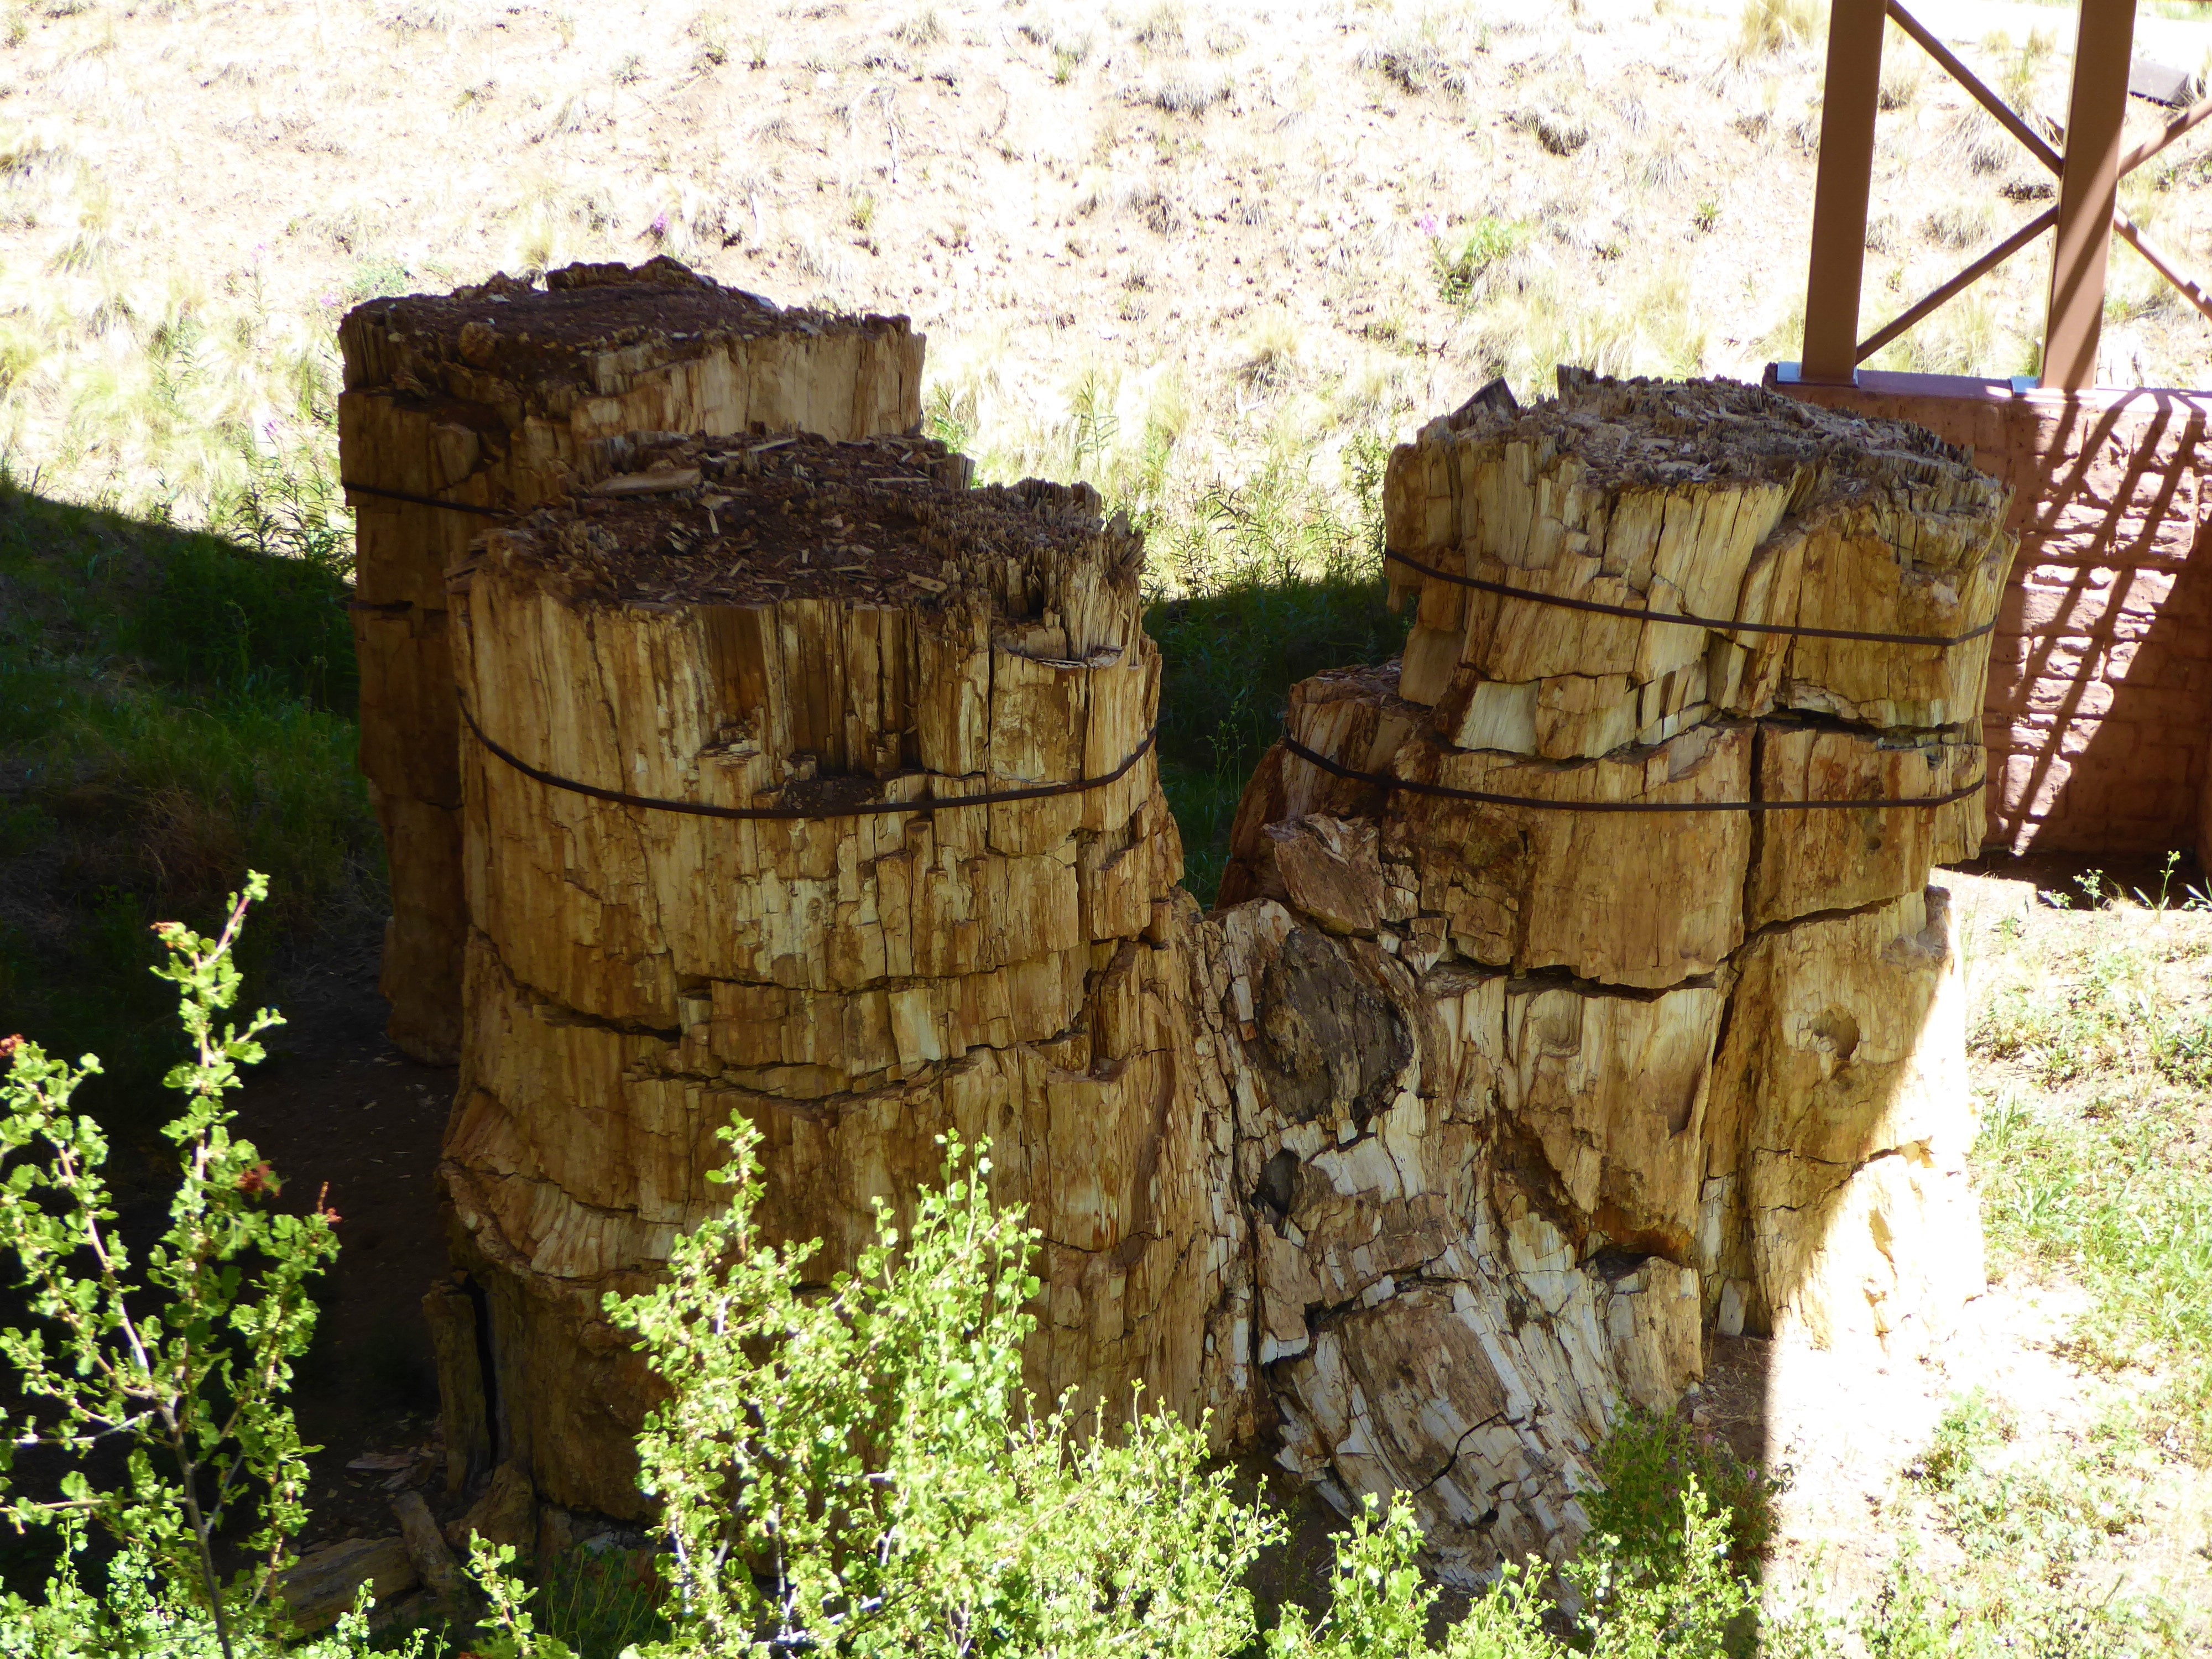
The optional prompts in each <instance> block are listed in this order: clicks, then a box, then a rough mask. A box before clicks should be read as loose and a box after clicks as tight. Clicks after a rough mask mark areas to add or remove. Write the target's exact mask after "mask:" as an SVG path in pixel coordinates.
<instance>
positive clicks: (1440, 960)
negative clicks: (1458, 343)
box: [1222, 373, 2012, 1573]
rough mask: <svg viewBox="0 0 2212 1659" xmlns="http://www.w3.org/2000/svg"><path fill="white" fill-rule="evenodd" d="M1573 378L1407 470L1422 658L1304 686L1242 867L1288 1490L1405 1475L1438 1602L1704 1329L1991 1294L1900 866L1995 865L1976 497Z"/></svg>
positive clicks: (1935, 977) (1541, 1526)
mask: <svg viewBox="0 0 2212 1659" xmlns="http://www.w3.org/2000/svg"><path fill="white" fill-rule="evenodd" d="M1562 382H1563V384H1562V388H1561V395H1560V397H1559V399H1558V400H1556V401H1553V402H1547V403H1546V404H1542V405H1541V406H1540V407H1539V408H1537V409H1536V410H1533V411H1531V412H1529V413H1528V414H1527V415H1525V416H1523V415H1521V414H1519V413H1518V412H1517V411H1513V410H1510V409H1509V410H1503V411H1501V410H1497V409H1495V408H1492V407H1487V406H1483V405H1480V404H1476V405H1470V407H1469V408H1468V410H1465V411H1463V412H1462V415H1460V416H1455V417H1453V418H1452V419H1451V420H1449V421H1440V422H1436V423H1434V424H1432V425H1431V427H1430V428H1427V429H1426V430H1425V431H1424V432H1423V433H1422V434H1421V435H1420V437H1419V440H1418V441H1416V442H1415V443H1413V444H1412V445H1410V446H1407V447H1403V448H1401V449H1400V450H1399V451H1398V452H1397V453H1396V454H1395V456H1394V457H1393V459H1392V462H1391V466H1390V471H1389V481H1388V490H1387V507H1388V538H1389V552H1390V554H1391V555H1392V556H1393V559H1394V564H1393V568H1392V580H1393V584H1394V586H1395V589H1396V591H1397V592H1398V593H1399V594H1400V595H1401V596H1403V597H1405V598H1408V599H1415V600H1416V601H1417V603H1418V606H1419V610H1418V613H1417V618H1416V623H1415V626H1414V628H1413V633H1412V635H1411V637H1410V639H1409V641H1408V644H1407V651H1406V654H1405V658H1404V660H1403V662H1402V663H1401V664H1393V665H1390V666H1389V667H1387V668H1384V669H1380V670H1368V671H1346V672H1341V673H1336V674H1329V675H1323V676H1322V677H1320V678H1316V679H1315V680H1310V681H1308V682H1306V683H1305V684H1303V685H1301V686H1299V687H1297V689H1296V690H1295V691H1294V693H1293V696H1292V701H1291V715H1290V723H1289V737H1290V739H1291V742H1290V743H1288V744H1284V745H1282V746H1279V747H1278V748H1277V749H1276V750H1273V751H1272V752H1271V753H1270V754H1269V755H1268V756H1267V757H1266V759H1265V760H1264V761H1263V763H1262V764H1261V768H1260V770H1259V773H1258V775H1257V776H1256V777H1255V780H1254V781H1253V784H1252V787H1251V788H1250V790H1249V792H1248V793H1247V795H1246V798H1245V800H1244V802H1243V808H1242V810H1241V812H1240V815H1239V818H1238V821H1237V829H1236V831H1235V848H1234V854H1235V858H1234V863H1233V864H1232V866H1231V870H1230V872H1229V874H1228V877H1227V879H1226V881H1225V887H1224V897H1225V900H1226V901H1229V902H1230V903H1231V908H1229V909H1227V910H1226V911H1225V913H1224V915H1223V916H1222V922H1223V926H1224V927H1225V936H1226V941H1227V947H1228V952H1229V956H1230V957H1231V965H1232V968H1233V970H1234V972H1235V974H1236V978H1235V981H1234V985H1233V991H1232V995H1233V998H1234V1000H1235V1002H1236V1005H1237V1012H1239V1013H1240V1014H1241V1015H1242V1018H1243V1020H1244V1021H1245V1027H1244V1030H1245V1034H1246V1037H1247V1041H1246V1043H1245V1045H1244V1048H1245V1052H1246V1055H1247V1058H1248V1062H1249V1065H1250V1066H1251V1068H1252V1070H1253V1071H1254V1072H1255V1073H1256V1074H1257V1078H1258V1086H1257V1087H1256V1088H1255V1089H1254V1090H1253V1091H1250V1097H1251V1098H1253V1099H1255V1101H1256V1102H1257V1104H1258V1109H1257V1110H1255V1111H1251V1112H1248V1113H1246V1114H1245V1115H1243V1116H1241V1117H1240V1120H1239V1122H1238V1125H1237V1144H1238V1155H1237V1163H1238V1180H1239V1185H1240V1189H1241V1191H1242V1192H1243V1194H1249V1195H1252V1196H1253V1197H1254V1198H1255V1205H1254V1209H1253V1216H1254V1222H1255V1225H1254V1237H1255V1250H1254V1259H1255V1290H1256V1297H1257V1314H1258V1322H1257V1330H1258V1342H1259V1346H1258V1352H1257V1358H1258V1359H1259V1361H1260V1362H1261V1364H1262V1365H1263V1367H1264V1375H1265V1378H1266V1382H1267V1387H1268V1389H1270V1391H1271V1392H1272V1395H1273V1400H1274V1401H1275V1405H1276V1407H1277V1409H1278V1411H1279V1413H1280V1415H1281V1419H1282V1421H1283V1423H1284V1425H1285V1427H1284V1439H1285V1460H1286V1461H1287V1462H1290V1463H1291V1465H1292V1467H1294V1468H1297V1469H1299V1470H1301V1471H1302V1472H1304V1473H1305V1474H1309V1475H1311V1476H1313V1477H1314V1478H1316V1479H1317V1480H1322V1482H1324V1483H1325V1485H1326V1486H1327V1487H1328V1489H1329V1490H1331V1491H1332V1492H1334V1494H1335V1495H1337V1496H1339V1497H1340V1498H1343V1497H1348V1496H1349V1495H1350V1494H1353V1493H1358V1492H1387V1491H1391V1490H1397V1491H1405V1492H1412V1493H1413V1494H1414V1495H1415V1502H1416V1503H1417V1504H1418V1505H1419V1507H1420V1509H1421V1510H1422V1512H1423V1516H1424V1518H1425V1522H1426V1524H1427V1526H1428V1528H1429V1533H1430V1536H1431V1541H1432V1543H1433V1544H1434V1545H1435V1546H1436V1547H1437V1551H1438V1553H1439V1556H1440V1558H1441V1559H1442V1560H1443V1563H1444V1565H1445V1566H1446V1567H1447V1570H1448V1571H1455V1572H1462V1573H1473V1572H1476V1571H1480V1570H1482V1569H1483V1568H1484V1567H1486V1566H1487V1565H1489V1564H1490V1563H1492V1561H1494V1560H1496V1559H1498V1557H1499V1556H1501V1555H1504V1556H1512V1555H1516V1554H1518V1553H1521V1552H1522V1551H1523V1550H1525V1549H1528V1548H1530V1547H1552V1548H1557V1547H1560V1546H1561V1545H1563V1544H1564V1543H1566V1542H1569V1541H1571V1540H1572V1538H1573V1537H1574V1536H1575V1535H1576V1534H1577V1533H1578V1532H1579V1530H1580V1528H1581V1524H1582V1522H1581V1516H1580V1514H1579V1511H1578V1510H1577V1507H1576V1504H1575V1501H1574V1493H1575V1492H1576V1491H1577V1489H1578V1488H1579V1487H1580V1486H1581V1485H1582V1484H1583V1480H1584V1479H1585V1477H1586V1474H1587V1467H1586V1464H1585V1462H1584V1459H1585V1457H1586V1455H1587V1454H1588V1452H1589V1449H1590V1448H1591V1446H1592V1445H1593V1444H1594V1443H1595V1441H1596V1440H1597V1439H1598V1438H1599V1437H1601V1435H1602V1434H1603V1432H1604V1431H1605V1430H1606V1429H1607V1426H1608V1425H1609V1424H1610V1422H1611V1420H1612V1418H1613V1413H1614V1411H1615V1410H1616V1409H1617V1407H1618V1404H1619V1402H1620V1401H1624V1400H1626V1401H1636V1402H1640V1403H1643V1404H1644V1405H1647V1406H1651V1407H1668V1406H1670V1405H1671V1404H1672V1403H1673V1401H1674V1400H1675V1399H1676V1398H1677V1397H1679V1395H1680V1391H1681V1389H1682V1388H1683V1386H1684V1385H1685V1384H1686V1383H1687V1382H1688V1381H1689V1380H1690V1379H1691V1378H1692V1377H1693V1376H1696V1375H1697V1374H1698V1372H1699V1369H1700V1364H1701V1348H1702V1340H1703V1338H1704V1336H1705V1334H1707V1333H1709V1332H1711V1331H1713V1330H1716V1329H1717V1330H1718V1331H1720V1332H1722V1333H1724V1334H1735V1333H1736V1332H1739V1331H1742V1330H1747V1329H1748V1330H1755V1331H1761V1332H1764V1331H1768V1330H1772V1329H1777V1328H1785V1327H1791V1326H1795V1327H1796V1328H1802V1329H1803V1330H1804V1331H1805V1332H1807V1333H1808V1334H1809V1335H1810V1336H1812V1337H1813V1338H1814V1340H1821V1341H1825V1342H1828V1343H1831V1344H1834V1345H1838V1346H1850V1345H1853V1344H1858V1343H1866V1344H1875V1343H1886V1344H1889V1345H1892V1346H1894V1345H1896V1344H1898V1343H1900V1342H1905V1343H1910V1342H1912V1341H1916V1340H1924V1339H1925V1337H1926V1335H1927V1334H1929V1332H1930V1331H1931V1330H1940V1329H1941V1328H1942V1327H1943V1325H1944V1324H1945V1322H1946V1321H1947V1320H1948V1317H1949V1316H1951V1315H1952V1314H1953V1313H1954V1311H1955V1310H1956V1309H1957V1307H1958V1305H1959V1304H1960V1301H1962V1300H1963V1299H1964V1297H1966V1296H1967V1295H1970V1294H1972V1292H1973V1291H1975V1290H1976V1289H1978V1287H1979V1285H1980V1282H1981V1246H1980V1236H1979V1231H1978V1220H1977V1216H1976V1212H1975V1210H1974V1207H1973V1203H1972V1195H1971V1194H1970V1193H1969V1191H1968V1190H1967V1188H1966V1181H1965V1166H1964V1163H1963V1155H1964V1152H1965V1150H1966V1146H1967V1144H1968V1142H1969V1141H1970V1140H1971V1139H1972V1118H1971V1106H1970V1102H1969V1098H1968V1096H1967V1094H1966V1089H1965V1086H1964V1078H1963V1065H1964V1054H1963V1046H1962V1032H1961V1030H1960V1024H1959V1018H1958V992H1957V987H1956V971H1955V964H1954V960H1953V956H1952V951H1951V945H1950V935H1949V932H1948V918H1947V911H1946V908H1945V904H1944V895H1943V894H1942V890H1941V889H1939V888H1933V887H1929V886H1927V880H1928V877H1929V872H1930V870H1931V869H1932V868H1933V867H1934V866H1936V865H1938V864H1942V863H1945V862H1949V861H1952V860H1958V859H1960V858H1963V857H1966V856H1969V855H1971V854H1972V853H1973V852H1974V851H1975V850H1976V849H1977V848H1978V845H1979V841H1980V836H1981V826H1982V793H1981V789H1980V783H1981V780H1982V775H1983V774H1982V765H1983V754H1982V750H1981V747H1980V743H1979V732H1978V716H1979V713H1980V708H1981V697H1982V687H1983V677H1984V665H1985V656H1986V644H1987V635H1986V629H1987V625H1988V624H1989V623H1990V620H1991V618H1992V617H1994V615H1995V613H1996V602H1997V596H1998V594H1999V592H2000V591H2001V590H2002V585H2003V580H2004V576H2005V569H2006V565H2007V563H2008V561H2009V558H2010V556H2011V550H2012V549H2011V544H2010V542H2009V540H2008V538H2006V537H2005V535H2004V534H2003V532H2002V528H2001V526H2002V520H2003V514H2004V507H2005V504H2006V503H2005V500H2004V495H2003V492H2002V489H2000V487H1999V486H1997V485H1996V484H1995V483H1992V482H1991V481H1990V480H1989V479H1987V478H1985V477H1983V476H1982V475H1980V474H1978V473H1977V472H1975V471H1973V470H1972V467H1971V466H1969V465H1967V464H1966V460H1965V459H1964V458H1963V457H1962V456H1960V454H1958V453H1955V452H1954V451H1951V450H1949V449H1948V448H1947V447H1944V446H1942V445H1941V444H1939V443H1937V442H1936V441H1935V440H1934V439H1932V438H1930V437H1929V436H1928V435H1926V434H1924V433H1922V432H1920V431H1918V430H1917V428H1904V427H1900V426H1897V425H1892V424H1883V423H1877V422H1863V421H1858V420H1850V419H1845V420H1838V419H1836V418H1835V417H1833V416H1829V415H1826V414H1825V413H1820V412H1815V411H1813V410H1809V409H1807V408H1806V407H1804V406H1802V405H1799V404H1792V403H1789V402H1786V401H1784V400H1783V399H1780V398H1773V397H1770V396H1768V395H1766V394H1764V393H1762V392H1757V391H1754V390H1751V389H1748V388H1744V387H1739V386H1728V385H1724V384H1698V385H1691V386H1658V385H1650V384H1646V383H1641V382H1638V383H1633V384H1627V385H1621V384H1616V383H1612V382H1605V381H1595V380H1590V379H1589V378H1588V377H1584V376H1578V375H1576V374H1571V373H1567V374H1563V376H1562ZM1523 595H1525V596H1528V597H1521V596H1523ZM1546 601H1551V602H1548V603H1547V602H1546ZM1691 618H1698V619H1702V620H1689V619H1691ZM1746 624H1763V625H1765V627H1767V628H1769V629H1775V630H1778V631H1771V632H1758V631H1753V629H1750V628H1747V627H1746V626H1745V625H1746ZM1839 634H1859V635H1895V636H1903V638H1901V639H1899V638H1893V639H1882V640H1873V639H1863V638H1860V639H1852V638H1844V637H1837V636H1836V635H1839ZM1929 641H1932V642H1929ZM1292 744H1295V745H1296V746H1295V747H1293V746H1291V745H1292ZM1301 751H1303V752H1301ZM1828 803H1836V804H1841V803H1864V804H1863V805H1859V804H1852V805H1825V804H1828ZM1747 809H1756V810H1747Z"/></svg>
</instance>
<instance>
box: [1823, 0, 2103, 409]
mask: <svg viewBox="0 0 2212 1659" xmlns="http://www.w3.org/2000/svg"><path fill="white" fill-rule="evenodd" d="M2089 3H2092V4H2094V3H2096V0H2089ZM2127 3H2129V4H2130V5H2131V4H2132V3H2133V0H2127ZM1884 21H1885V16H1884V0H1834V3H1833V5H1832V7H1831V9H1830V10H1829V13H1828V79H1827V91H1826V97H1825V100H1824V101H1823V102H1822V104H1821V106H1820V181H1819V182H1818V183H1817V184H1816V185H1814V190H1813V259H1812V269H1811V270H1810V271H1808V273H1807V276H1806V280H1805V346H1804V356H1803V359H1802V363H1801V366H1800V368H1799V373H1800V374H1802V376H1803V378H1804V379H1805V380H1807V381H1808V382H1811V383H1813V384H1814V385H1828V386H1849V385H1850V384H1851V383H1852V381H1853V380H1854V379H1855V378H1856V374H1855V369H1854V366H1855V365H1856V364H1857V361H1858V352H1857V346H1858V333H1859V289H1860V285H1861V283H1862V281H1863V278H1864V276H1865V272H1866V226H1867V197H1868V194H1869V191H1871V190H1872V188H1873V185H1874V119H1875V111H1876V110H1877V109H1878V108H1879V107H1880V106H1881V33H1882V27H1883V23H1884ZM2125 57H2126V54H2125V53H2123V54H2122V64H2121V70H2120V74H2121V85H2122V88H2123V89H2124V88H2125V86H2126V76H2127V67H2126V62H2125Z"/></svg>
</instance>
